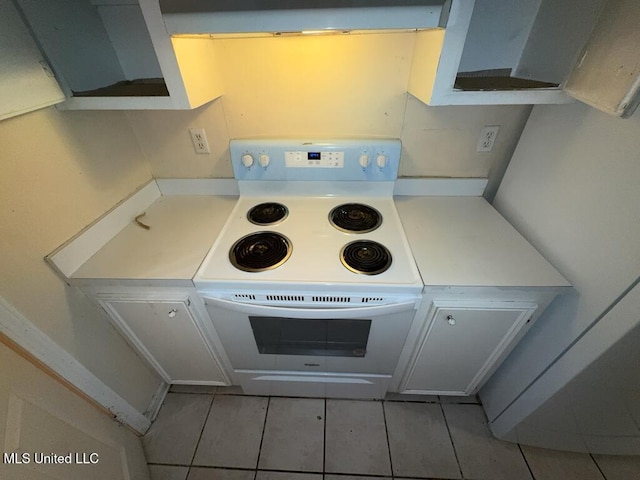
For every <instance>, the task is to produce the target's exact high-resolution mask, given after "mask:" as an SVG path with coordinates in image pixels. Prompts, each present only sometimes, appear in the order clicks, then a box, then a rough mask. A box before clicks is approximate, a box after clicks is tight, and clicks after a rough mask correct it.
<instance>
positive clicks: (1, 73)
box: [0, 0, 64, 120]
mask: <svg viewBox="0 0 640 480" xmlns="http://www.w3.org/2000/svg"><path fill="white" fill-rule="evenodd" d="M63 100H64V94H63V93H62V90H60V87H59V86H58V83H57V82H56V79H55V78H54V76H53V72H51V70H50V69H49V66H48V65H47V64H46V62H45V61H44V59H43V58H42V55H41V54H40V51H39V50H38V47H37V46H36V44H35V43H34V42H33V39H32V38H31V36H30V35H29V32H28V30H27V27H26V26H25V25H24V23H23V22H22V20H21V18H20V15H19V13H18V11H17V10H16V8H15V7H14V5H13V3H11V1H9V0H1V1H0V120H4V119H5V118H10V117H14V116H16V115H21V114H23V113H27V112H31V111H33V110H37V109H39V108H44V107H48V106H50V105H53V104H55V103H59V102H62V101H63Z"/></svg>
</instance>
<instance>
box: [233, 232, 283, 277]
mask: <svg viewBox="0 0 640 480" xmlns="http://www.w3.org/2000/svg"><path fill="white" fill-rule="evenodd" d="M292 250H293V247H292V246H291V242H290V241H289V239H288V238H287V237H285V236H284V235H281V234H279V233H276V232H257V233H252V234H250V235H246V236H244V237H242V238H241V239H240V240H238V241H237V242H236V243H234V244H233V246H232V247H231V250H230V251H229V261H230V262H231V263H232V264H233V266H234V267H236V268H238V269H240V270H244V271H245V272H263V271H265V270H271V269H273V268H276V267H279V266H280V265H282V264H283V263H284V262H286V261H287V259H288V258H289V257H290V256H291V252H292Z"/></svg>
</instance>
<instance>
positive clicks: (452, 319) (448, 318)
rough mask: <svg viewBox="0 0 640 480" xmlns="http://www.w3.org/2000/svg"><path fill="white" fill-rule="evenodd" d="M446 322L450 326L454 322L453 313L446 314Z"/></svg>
mask: <svg viewBox="0 0 640 480" xmlns="http://www.w3.org/2000/svg"><path fill="white" fill-rule="evenodd" d="M447 323H448V324H449V325H451V326H453V325H455V324H456V319H455V318H453V315H447Z"/></svg>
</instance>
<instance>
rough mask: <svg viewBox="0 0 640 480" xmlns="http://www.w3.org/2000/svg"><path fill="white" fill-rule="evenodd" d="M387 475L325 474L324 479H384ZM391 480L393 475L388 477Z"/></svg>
mask: <svg viewBox="0 0 640 480" xmlns="http://www.w3.org/2000/svg"><path fill="white" fill-rule="evenodd" d="M384 478H385V477H365V476H362V475H358V476H357V477H356V476H351V475H330V474H326V475H325V476H324V480H383V479H384ZM388 478H389V480H391V477H388ZM403 480H404V479H403Z"/></svg>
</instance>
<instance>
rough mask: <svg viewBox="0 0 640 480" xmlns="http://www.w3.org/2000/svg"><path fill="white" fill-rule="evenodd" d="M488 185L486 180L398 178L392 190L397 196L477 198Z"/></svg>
mask: <svg viewBox="0 0 640 480" xmlns="http://www.w3.org/2000/svg"><path fill="white" fill-rule="evenodd" d="M487 183H489V180H488V179H486V178H398V179H397V180H396V185H395V188H394V190H393V194H394V195H399V196H414V197H426V196H443V197H465V196H468V197H479V196H481V195H482V194H483V193H484V189H485V188H486V186H487Z"/></svg>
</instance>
